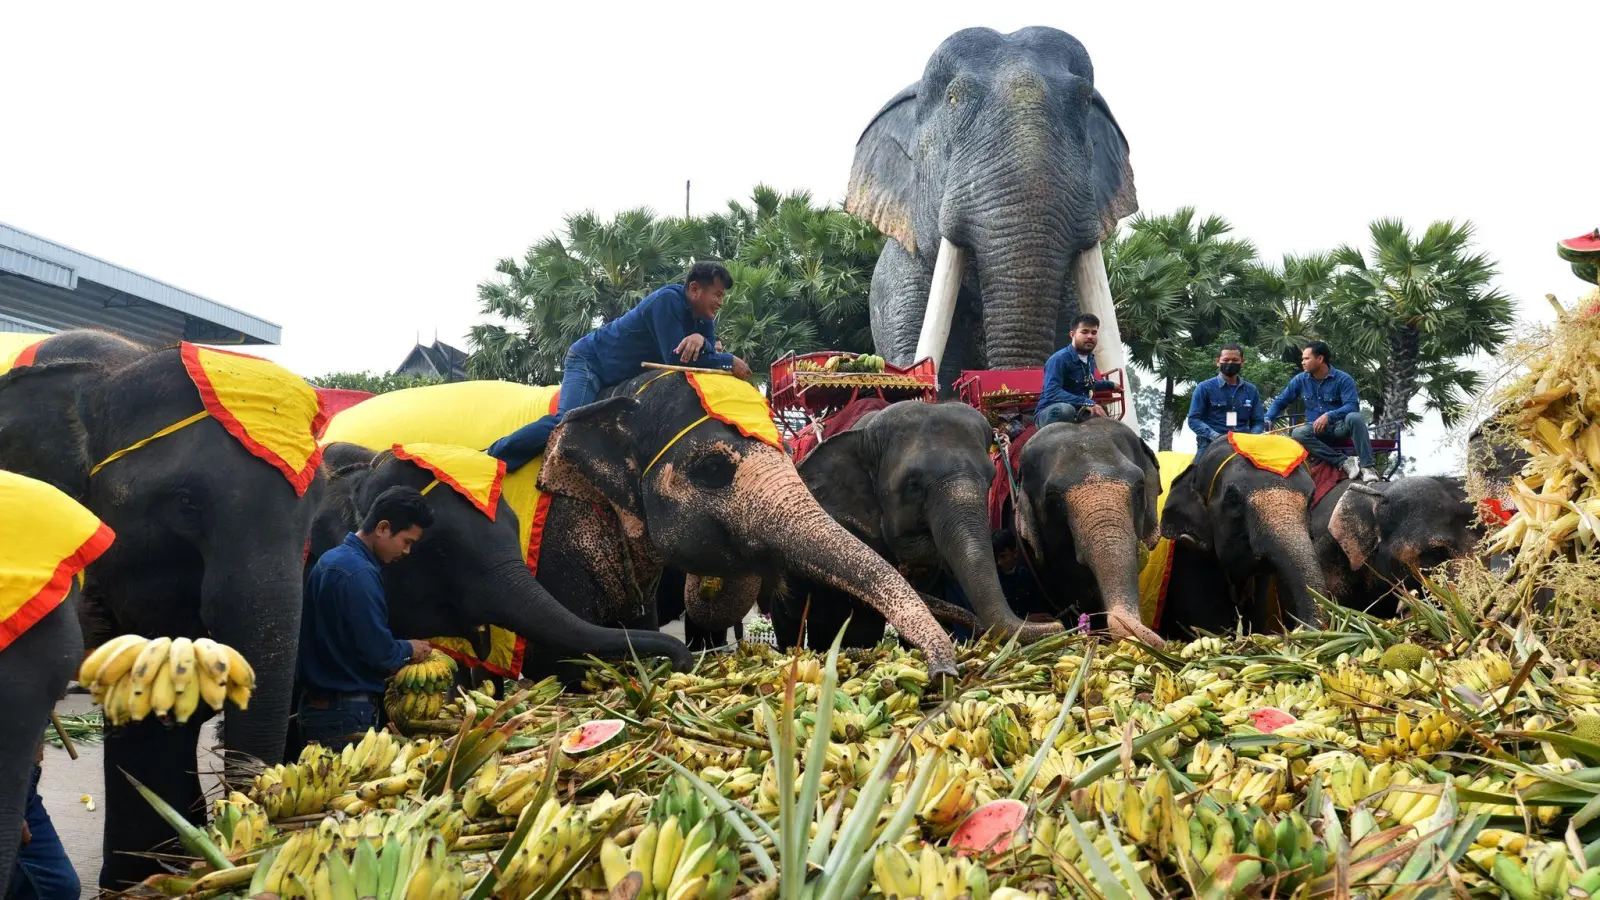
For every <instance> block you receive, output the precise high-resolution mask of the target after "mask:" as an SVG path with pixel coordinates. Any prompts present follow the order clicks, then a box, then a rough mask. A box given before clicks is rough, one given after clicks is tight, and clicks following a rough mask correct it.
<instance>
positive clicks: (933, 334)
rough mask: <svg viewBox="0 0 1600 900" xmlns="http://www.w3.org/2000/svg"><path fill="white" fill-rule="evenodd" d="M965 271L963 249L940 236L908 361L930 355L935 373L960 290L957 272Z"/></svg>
mask: <svg viewBox="0 0 1600 900" xmlns="http://www.w3.org/2000/svg"><path fill="white" fill-rule="evenodd" d="M966 271H967V251H966V249H965V248H963V247H957V246H956V245H955V244H952V243H950V239H949V238H940V239H939V256H938V258H937V259H935V260H934V263H933V283H932V284H931V286H930V287H929V289H928V308H927V309H926V310H925V311H924V312H923V314H922V334H921V335H920V336H918V338H917V352H916V353H915V354H913V355H912V357H911V361H912V362H916V361H917V360H920V359H924V358H927V357H931V358H932V359H933V371H934V373H935V375H937V373H938V371H939V363H940V362H941V361H942V360H943V359H944V348H945V344H947V343H949V342H950V322H951V320H952V319H953V318H955V314H956V295H957V294H959V293H961V276H962V275H963V274H965V272H966Z"/></svg>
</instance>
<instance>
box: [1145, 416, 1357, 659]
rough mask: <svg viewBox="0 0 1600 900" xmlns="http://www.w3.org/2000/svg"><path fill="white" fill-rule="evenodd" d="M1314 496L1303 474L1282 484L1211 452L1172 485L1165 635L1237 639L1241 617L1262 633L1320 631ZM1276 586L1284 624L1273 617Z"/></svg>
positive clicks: (1223, 446) (1165, 523)
mask: <svg viewBox="0 0 1600 900" xmlns="http://www.w3.org/2000/svg"><path fill="white" fill-rule="evenodd" d="M1311 493H1312V479H1311V473H1310V472H1309V471H1307V469H1306V467H1305V466H1304V465H1299V466H1296V467H1295V468H1294V470H1293V471H1291V472H1290V473H1289V474H1288V475H1287V476H1284V475H1279V474H1277V473H1276V472H1272V471H1268V470H1266V469H1262V468H1258V467H1256V466H1255V465H1253V464H1252V463H1251V462H1250V461H1249V460H1247V459H1245V458H1243V457H1242V456H1239V455H1237V454H1235V453H1233V452H1232V447H1231V445H1230V444H1229V443H1228V442H1227V441H1214V442H1212V444H1211V446H1209V447H1207V448H1206V450H1205V452H1204V453H1202V454H1200V456H1199V457H1197V458H1196V459H1195V461H1194V464H1193V465H1191V466H1189V468H1187V469H1185V470H1184V471H1183V473H1182V474H1180V475H1179V476H1178V477H1177V478H1176V479H1174V480H1173V482H1172V485H1171V487H1170V488H1169V490H1168V494H1167V499H1166V501H1165V503H1164V506H1163V508H1162V513H1161V536H1162V537H1165V538H1169V539H1171V540H1172V541H1173V571H1172V575H1171V577H1170V579H1169V584H1170V587H1169V588H1168V591H1167V599H1166V606H1165V611H1164V613H1163V616H1162V618H1163V626H1162V627H1163V630H1164V631H1168V633H1174V634H1181V633H1183V632H1184V631H1185V630H1187V629H1192V628H1205V629H1207V630H1210V631H1222V630H1229V629H1232V628H1233V626H1234V624H1235V622H1236V613H1235V610H1236V609H1237V610H1243V611H1245V612H1247V613H1248V614H1249V617H1250V624H1251V626H1252V627H1253V628H1254V629H1255V630H1257V631H1270V630H1275V629H1277V628H1279V627H1281V626H1282V625H1285V624H1287V625H1291V626H1292V625H1294V624H1301V625H1306V626H1310V627H1321V626H1322V625H1323V618H1322V614H1321V611H1320V610H1319V609H1318V607H1317V601H1316V596H1317V595H1320V596H1327V585H1326V582H1325V581H1324V580H1323V576H1322V567H1321V566H1319V565H1318V564H1317V556H1316V552H1315V549H1314V548H1313V547H1312V543H1311V534H1310V530H1309V525H1308V518H1309V514H1310V507H1311ZM1274 583H1276V586H1277V593H1278V596H1279V603H1280V606H1281V616H1275V615H1274V614H1273V613H1274V611H1273V610H1272V609H1271V592H1270V589H1271V587H1272V585H1273V584H1274ZM1224 598H1227V599H1231V600H1232V603H1231V604H1228V603H1224V602H1221V601H1222V600H1223V599H1224ZM1168 623H1170V624H1168Z"/></svg>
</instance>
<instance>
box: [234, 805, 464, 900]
mask: <svg viewBox="0 0 1600 900" xmlns="http://www.w3.org/2000/svg"><path fill="white" fill-rule="evenodd" d="M333 825H334V820H333V819H325V820H323V825H322V826H320V827H318V828H317V829H315V830H306V831H298V832H295V833H294V834H293V835H291V836H290V838H289V840H288V841H287V842H285V843H284V844H283V845H282V846H281V847H279V848H277V849H276V850H274V851H272V852H271V853H270V854H269V855H268V856H267V857H265V858H263V860H262V861H261V862H260V863H259V864H258V865H256V866H255V867H254V873H253V876H254V877H253V879H252V881H251V883H250V896H259V895H261V894H263V893H269V894H275V895H277V896H278V897H280V898H283V900H300V898H306V900H312V898H315V900H324V898H328V900H358V898H364V897H373V898H377V900H430V898H435V897H438V898H444V897H461V896H464V895H465V894H466V893H467V889H468V882H467V874H466V870H465V869H464V868H463V867H462V865H461V863H460V862H458V861H456V860H452V859H451V858H450V842H449V840H448V839H446V838H445V837H444V836H443V835H442V834H439V833H438V832H436V831H428V830H417V831H411V832H407V833H404V834H401V833H394V834H391V835H390V836H389V837H388V839H387V840H385V841H384V842H383V844H382V849H381V850H380V849H378V846H377V844H376V843H375V842H374V841H372V840H369V839H367V838H361V839H359V840H357V841H355V842H354V844H353V845H352V846H350V847H348V848H345V847H343V846H341V845H342V844H343V840H342V836H341V834H340V833H339V831H338V829H337V828H336V827H332V826H333ZM241 868H245V867H241ZM232 871H233V870H227V869H225V870H223V872H220V873H217V874H218V875H226V874H227V873H229V872H232Z"/></svg>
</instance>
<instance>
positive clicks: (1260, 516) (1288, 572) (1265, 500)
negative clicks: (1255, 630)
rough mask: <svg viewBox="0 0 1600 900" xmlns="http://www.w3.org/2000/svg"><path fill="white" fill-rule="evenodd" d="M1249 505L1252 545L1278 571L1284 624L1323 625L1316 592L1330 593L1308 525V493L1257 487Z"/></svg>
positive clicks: (1314, 626)
mask: <svg viewBox="0 0 1600 900" xmlns="http://www.w3.org/2000/svg"><path fill="white" fill-rule="evenodd" d="M1249 506H1250V518H1251V521H1250V544H1251V549H1252V550H1253V551H1254V552H1255V554H1256V555H1257V556H1258V557H1260V558H1263V559H1266V560H1267V561H1268V562H1269V563H1270V564H1271V566H1272V569H1273V571H1274V573H1275V574H1276V575H1277V579H1278V596H1279V603H1280V605H1281V606H1282V610H1283V620H1284V622H1283V624H1284V627H1286V628H1294V627H1295V626H1296V625H1306V626H1308V627H1311V628H1321V627H1322V626H1323V625H1324V624H1325V622H1324V621H1323V618H1322V612H1321V610H1320V609H1319V608H1318V607H1317V601H1316V598H1315V597H1314V596H1312V595H1313V593H1315V594H1320V595H1323V596H1326V595H1327V592H1328V589H1327V585H1326V583H1325V582H1324V580H1323V577H1322V567H1321V566H1320V565H1319V564H1318V563H1317V554H1316V551H1315V549H1314V548H1313V547H1312V544H1311V534H1310V532H1309V531H1307V529H1306V497H1305V495H1304V494H1302V493H1300V492H1299V491H1294V490H1288V489H1283V488H1274V489H1271V490H1263V491H1256V492H1255V493H1253V494H1252V495H1251V496H1250V503H1249Z"/></svg>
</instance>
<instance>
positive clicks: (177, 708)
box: [78, 634, 256, 725]
mask: <svg viewBox="0 0 1600 900" xmlns="http://www.w3.org/2000/svg"><path fill="white" fill-rule="evenodd" d="M78 683H79V684H81V685H83V686H84V687H85V688H88V690H89V694H90V695H91V696H92V697H93V698H94V701H95V702H96V703H98V704H100V706H101V707H102V708H103V709H104V710H105V717H106V724H108V725H122V724H125V723H127V722H141V721H143V720H144V719H146V718H147V717H149V716H150V714H151V713H154V714H155V715H156V717H157V718H159V719H161V720H163V721H166V720H171V721H174V722H177V723H178V724H182V723H184V722H187V721H189V717H190V716H192V715H194V713H195V710H196V709H198V708H199V707H200V703H201V701H205V704H206V705H207V706H209V707H211V708H212V709H214V710H217V711H219V712H220V711H221V710H222V704H223V702H224V701H226V700H232V701H233V704H234V705H235V706H237V707H239V708H240V709H246V708H248V707H249V705H250V692H251V691H252V690H254V689H255V686H256V673H255V670H254V669H252V668H250V664H249V663H248V662H246V661H245V658H244V657H243V656H241V655H239V651H237V650H235V649H233V648H232V647H229V646H228V645H226V644H219V643H217V642H216V641H213V640H211V639H210V638H196V639H194V640H190V639H189V638H182V637H181V638H165V637H158V638H154V639H152V638H146V637H142V636H140V635H137V634H124V635H119V636H117V637H114V638H112V639H111V640H109V641H106V642H105V643H103V644H101V645H100V646H98V647H96V648H95V649H94V651H93V652H92V653H90V654H89V655H88V656H86V657H84V660H83V664H82V665H81V666H79V667H78Z"/></svg>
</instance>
